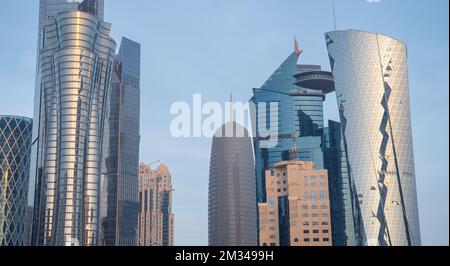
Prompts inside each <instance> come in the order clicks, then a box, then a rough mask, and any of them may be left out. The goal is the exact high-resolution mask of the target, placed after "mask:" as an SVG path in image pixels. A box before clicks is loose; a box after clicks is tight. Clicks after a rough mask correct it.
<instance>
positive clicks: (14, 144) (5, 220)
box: [0, 115, 33, 246]
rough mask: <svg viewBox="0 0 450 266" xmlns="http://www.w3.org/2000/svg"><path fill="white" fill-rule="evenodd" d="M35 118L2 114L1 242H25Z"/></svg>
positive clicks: (19, 243) (26, 239) (0, 127)
mask: <svg viewBox="0 0 450 266" xmlns="http://www.w3.org/2000/svg"><path fill="white" fill-rule="evenodd" d="M32 124H33V121H32V120H31V119H30V118H25V117H19V116H5V115H0V246H26V245H29V243H28V240H29V238H28V233H29V229H28V224H27V222H26V221H27V220H28V218H29V213H28V212H27V196H28V176H29V173H30V153H31V138H32V128H33V125H32Z"/></svg>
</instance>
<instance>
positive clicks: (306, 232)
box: [303, 229, 329, 234]
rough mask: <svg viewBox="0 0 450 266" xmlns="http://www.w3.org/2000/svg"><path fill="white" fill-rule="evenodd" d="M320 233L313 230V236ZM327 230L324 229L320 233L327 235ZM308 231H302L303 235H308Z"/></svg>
mask: <svg viewBox="0 0 450 266" xmlns="http://www.w3.org/2000/svg"><path fill="white" fill-rule="evenodd" d="M319 232H320V231H319V230H313V234H318V233H319ZM328 232H329V231H328V229H324V230H322V233H324V234H328ZM309 233H310V230H303V234H309Z"/></svg>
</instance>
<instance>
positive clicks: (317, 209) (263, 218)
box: [258, 160, 332, 246]
mask: <svg viewBox="0 0 450 266" xmlns="http://www.w3.org/2000/svg"><path fill="white" fill-rule="evenodd" d="M265 180H266V193H267V202H265V203H259V204H258V208H259V224H260V225H259V227H260V231H259V237H260V245H261V246H280V245H281V246H331V245H332V238H331V219H330V202H329V195H328V175H327V170H323V169H314V163H313V162H304V161H299V160H292V161H283V162H279V163H276V164H275V165H274V169H273V170H272V171H271V170H267V171H266V172H265Z"/></svg>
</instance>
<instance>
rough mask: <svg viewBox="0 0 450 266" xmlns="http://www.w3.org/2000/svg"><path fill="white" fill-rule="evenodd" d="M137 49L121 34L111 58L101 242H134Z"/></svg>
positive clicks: (138, 50)
mask: <svg viewBox="0 0 450 266" xmlns="http://www.w3.org/2000/svg"><path fill="white" fill-rule="evenodd" d="M140 49H141V46H140V44H139V43H136V42H134V41H132V40H129V39H127V38H122V42H121V45H120V49H119V53H118V54H117V55H116V57H115V60H114V70H113V73H112V78H111V86H110V88H109V92H108V97H107V104H106V114H107V117H106V120H105V125H104V127H105V128H104V130H105V132H104V139H103V141H104V145H103V157H104V160H103V164H104V165H103V171H102V173H103V174H102V182H101V211H100V219H101V236H100V244H101V245H107V246H136V245H137V244H138V238H137V237H138V215H139V141H140V135H139V122H140Z"/></svg>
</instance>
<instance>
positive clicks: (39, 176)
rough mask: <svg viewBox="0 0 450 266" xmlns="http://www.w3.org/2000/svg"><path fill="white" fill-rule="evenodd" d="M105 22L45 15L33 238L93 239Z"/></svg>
mask: <svg viewBox="0 0 450 266" xmlns="http://www.w3.org/2000/svg"><path fill="white" fill-rule="evenodd" d="M110 26H111V25H110V24H108V23H105V22H103V21H102V20H100V19H99V18H97V17H96V16H94V15H91V14H88V13H85V12H78V11H70V12H62V13H58V14H57V15H56V16H54V17H50V18H48V19H47V21H46V24H45V26H44V28H43V34H42V45H41V46H40V50H39V68H38V80H39V87H40V93H39V95H40V104H39V111H38V115H37V116H36V117H35V121H36V123H38V140H39V141H38V147H37V157H36V168H35V170H36V180H35V184H36V193H35V195H34V199H35V200H34V207H35V211H34V217H33V223H34V224H33V237H32V241H33V243H32V244H37V245H96V244H97V243H98V231H99V200H100V199H99V195H100V174H101V173H100V168H101V158H102V154H101V151H102V134H103V124H104V119H105V104H106V93H107V90H108V88H109V86H110V79H111V73H112V68H113V59H114V51H115V42H114V40H112V39H111V38H110V37H109V33H110Z"/></svg>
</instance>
